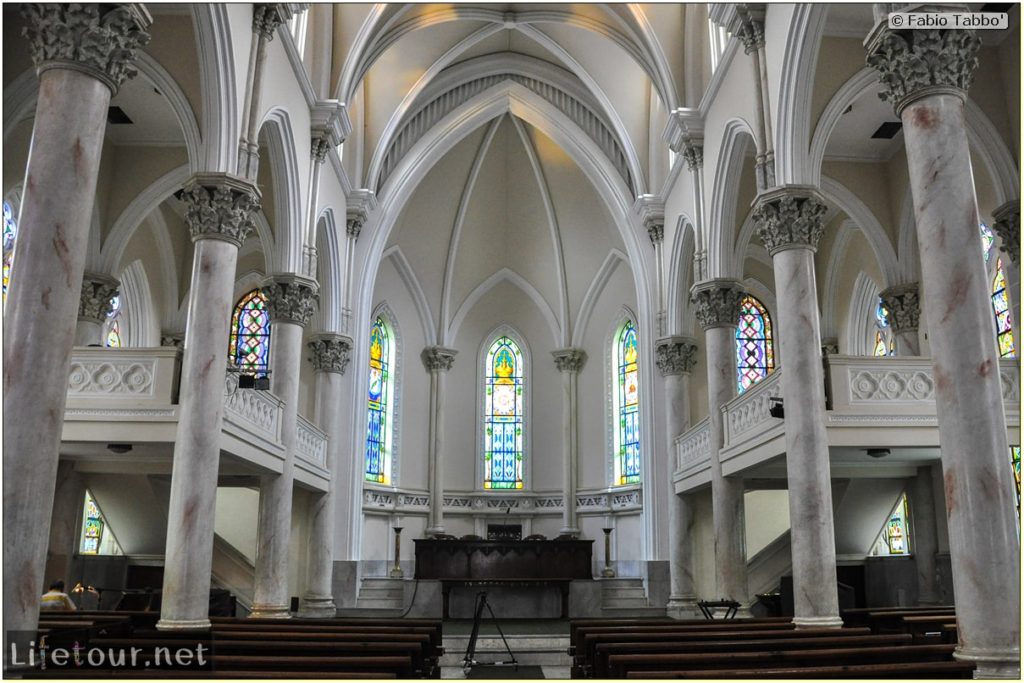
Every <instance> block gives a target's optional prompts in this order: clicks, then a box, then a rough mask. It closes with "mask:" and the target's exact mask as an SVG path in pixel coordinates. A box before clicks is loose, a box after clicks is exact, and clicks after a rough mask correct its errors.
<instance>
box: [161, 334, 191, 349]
mask: <svg viewBox="0 0 1024 683" xmlns="http://www.w3.org/2000/svg"><path fill="white" fill-rule="evenodd" d="M160 346H173V347H174V348H176V349H181V348H184V346H185V333H184V332H161V333H160Z"/></svg>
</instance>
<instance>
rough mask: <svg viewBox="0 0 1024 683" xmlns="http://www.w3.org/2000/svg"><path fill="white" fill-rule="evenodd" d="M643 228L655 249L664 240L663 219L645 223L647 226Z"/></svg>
mask: <svg viewBox="0 0 1024 683" xmlns="http://www.w3.org/2000/svg"><path fill="white" fill-rule="evenodd" d="M645 227H646V228H647V237H648V238H649V239H650V240H651V244H653V245H654V246H655V247H657V246H658V245H659V244H661V243H662V242H663V241H664V240H665V221H664V219H659V220H650V221H647V225H646V226H645Z"/></svg>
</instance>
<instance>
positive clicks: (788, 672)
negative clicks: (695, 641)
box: [626, 661, 975, 680]
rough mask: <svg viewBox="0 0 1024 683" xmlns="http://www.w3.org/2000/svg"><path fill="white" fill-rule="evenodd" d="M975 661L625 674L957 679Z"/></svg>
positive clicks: (635, 674) (971, 674) (968, 673)
mask: <svg viewBox="0 0 1024 683" xmlns="http://www.w3.org/2000/svg"><path fill="white" fill-rule="evenodd" d="M974 666H975V665H974V662H967V661H952V662H901V663H894V664H843V665H839V666H809V667H788V668H786V667H773V668H769V669H722V670H718V671H668V670H666V671H634V672H632V673H630V674H628V675H627V676H626V678H645V679H646V678H701V679H723V678H739V679H747V678H801V679H805V678H813V679H823V678H869V679H893V678H913V679H926V680H934V679H958V678H973V677H974Z"/></svg>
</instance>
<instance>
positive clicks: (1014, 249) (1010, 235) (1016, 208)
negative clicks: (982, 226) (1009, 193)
mask: <svg viewBox="0 0 1024 683" xmlns="http://www.w3.org/2000/svg"><path fill="white" fill-rule="evenodd" d="M992 218H994V219H995V221H996V222H995V223H994V224H993V225H992V230H993V231H994V232H995V233H996V234H997V235H999V241H1000V242H1001V244H1000V248H1001V249H1002V250H1003V251H1005V252H1006V255H1007V256H1009V257H1010V261H1012V262H1013V264H1014V265H1018V264H1019V263H1020V200H1019V199H1014V200H1013V201H1012V202H1006V203H1005V204H1003V205H1002V206H1000V207H999V208H998V209H996V210H995V211H993V212H992Z"/></svg>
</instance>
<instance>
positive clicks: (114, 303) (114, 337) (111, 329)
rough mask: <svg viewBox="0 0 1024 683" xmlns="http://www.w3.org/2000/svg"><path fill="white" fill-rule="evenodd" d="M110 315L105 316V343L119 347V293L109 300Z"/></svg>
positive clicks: (112, 346)
mask: <svg viewBox="0 0 1024 683" xmlns="http://www.w3.org/2000/svg"><path fill="white" fill-rule="evenodd" d="M110 304H111V306H110V315H108V316H107V343H106V345H107V346H108V347H111V348H121V321H120V318H121V295H120V294H118V295H116V296H115V297H114V298H113V299H111V300H110Z"/></svg>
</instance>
